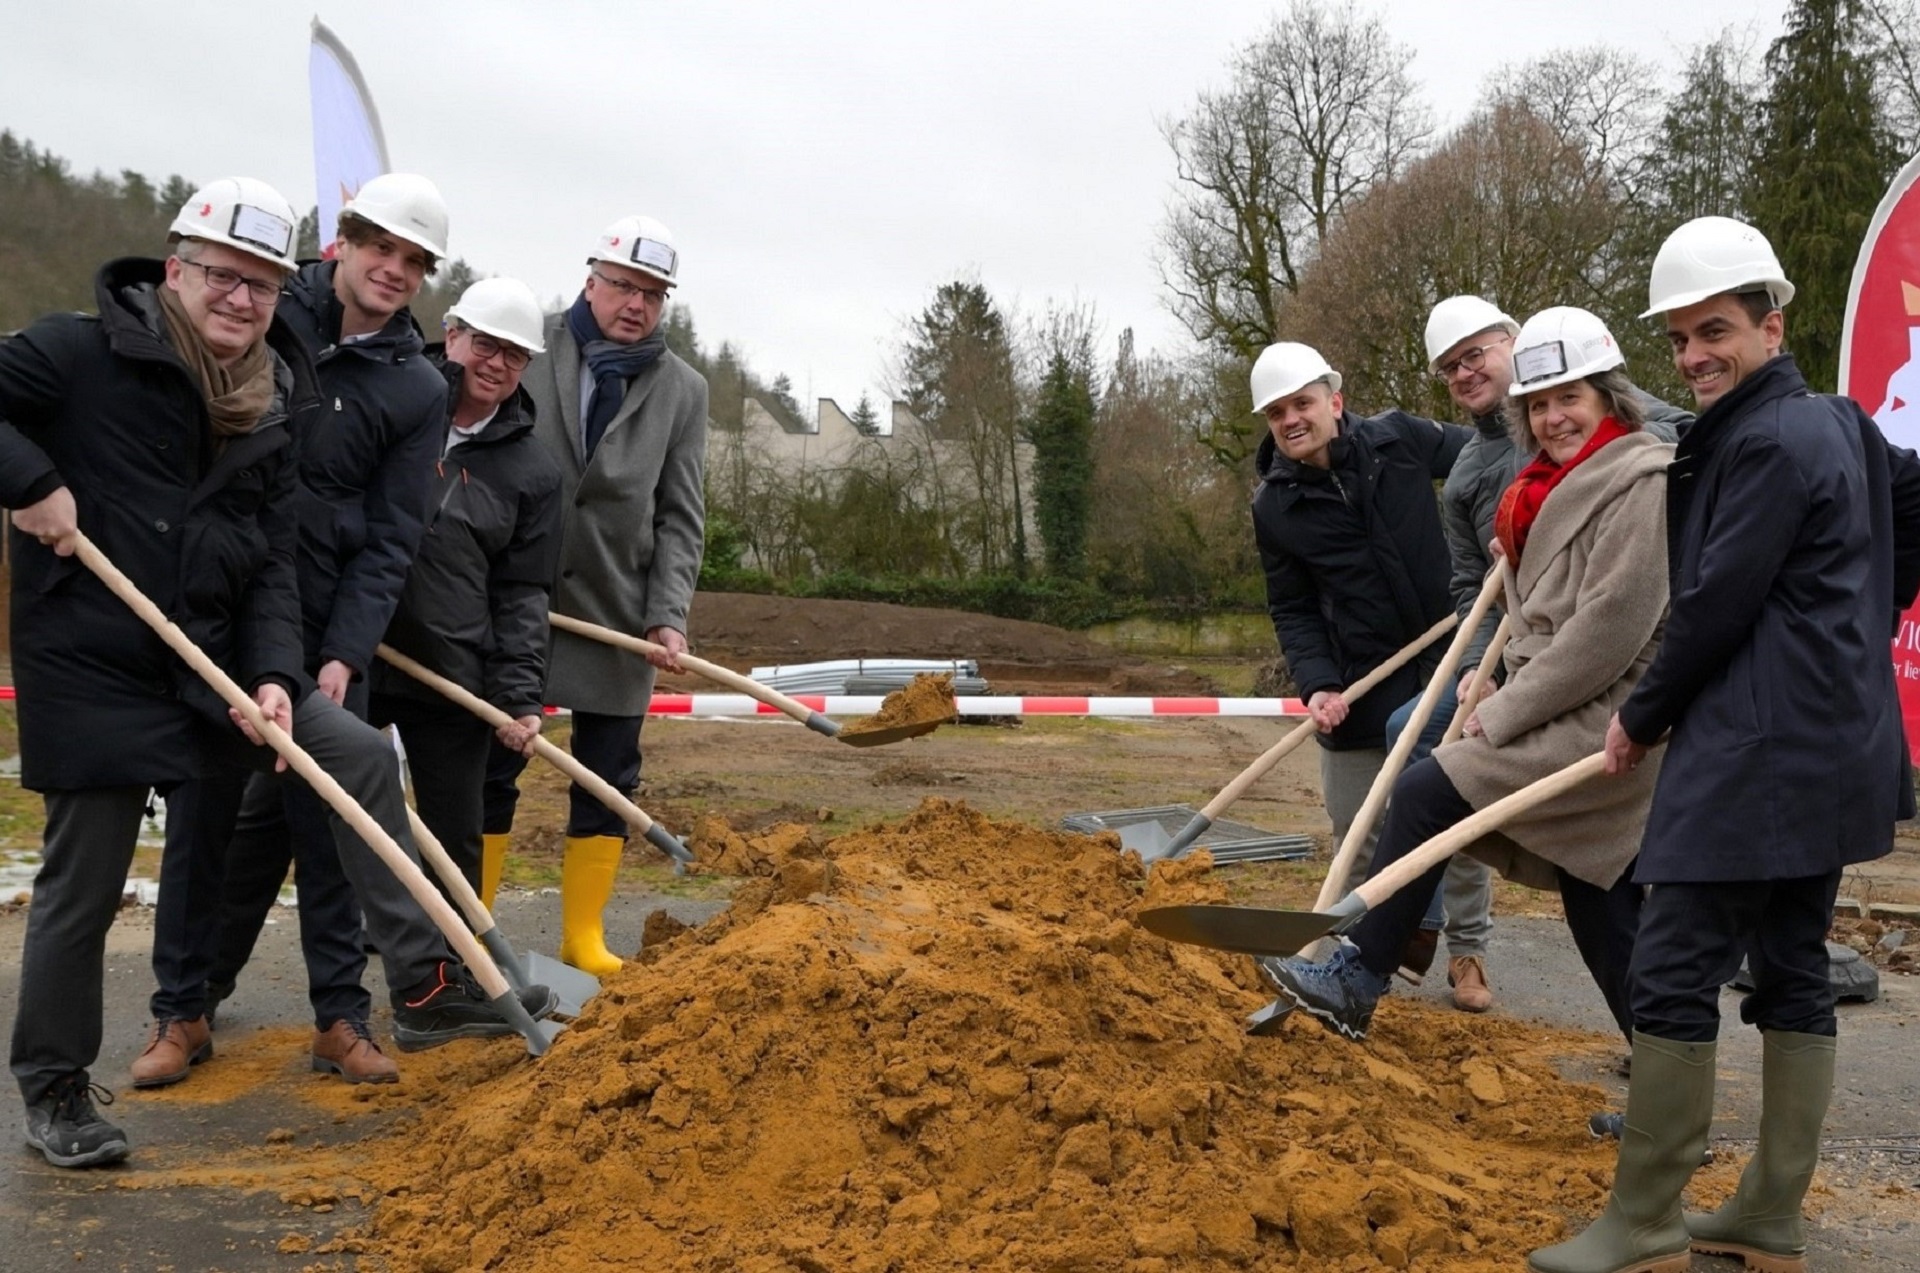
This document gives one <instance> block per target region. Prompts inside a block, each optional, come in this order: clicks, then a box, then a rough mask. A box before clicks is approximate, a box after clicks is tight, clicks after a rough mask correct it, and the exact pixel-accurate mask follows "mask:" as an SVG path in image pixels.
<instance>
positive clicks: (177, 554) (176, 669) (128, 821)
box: [0, 177, 552, 1167]
mask: <svg viewBox="0 0 1920 1273" xmlns="http://www.w3.org/2000/svg"><path fill="white" fill-rule="evenodd" d="M295 223H296V218H295V215H294V212H293V209H292V208H291V207H289V206H288V204H287V202H286V200H285V199H284V198H282V197H281V196H280V195H279V193H278V192H276V191H275V190H273V188H272V187H270V186H268V185H267V184H266V183H265V182H261V181H255V180H252V179H250V178H245V177H241V178H227V179H224V180H221V181H216V182H213V183H212V184H210V185H208V186H206V187H203V188H202V189H201V190H199V191H196V192H195V193H194V195H193V197H192V198H191V199H190V200H188V202H187V204H186V206H185V207H184V208H182V209H181V211H180V214H179V216H177V217H176V218H175V219H174V221H173V224H172V226H171V228H170V234H169V238H170V240H171V241H173V242H174V243H175V244H177V247H176V248H175V254H174V255H173V256H171V257H170V258H169V259H167V260H165V261H164V262H163V261H154V260H142V259H136V258H127V259H123V260H118V261H113V262H110V263H108V264H107V265H106V266H105V267H104V268H103V269H102V270H101V271H100V274H99V277H98V280H97V283H96V288H95V295H96V297H97V299H98V303H99V314H98V316H94V315H85V314H56V315H52V316H49V317H47V318H43V319H41V320H40V321H39V322H37V323H35V324H34V325H33V326H32V327H30V328H29V329H27V330H26V331H25V332H22V333H21V334H20V335H19V336H18V337H16V338H14V339H12V340H9V341H6V342H4V343H0V504H4V505H5V506H6V507H8V508H11V509H13V510H15V511H14V518H13V524H14V531H15V534H14V537H13V554H14V556H13V634H14V642H13V668H14V675H15V678H16V680H17V682H18V685H19V689H20V737H21V759H22V769H21V781H22V782H23V783H24V784H25V785H26V786H27V787H29V788H31V789H32V790H35V791H38V792H40V793H41V795H42V796H43V798H44V799H45V801H46V808H47V826H46V833H45V843H44V846H43V848H42V853H41V859H42V861H41V867H40V870H39V872H38V874H37V875H36V876H35V879H34V884H33V905H32V907H31V909H30V910H29V911H28V920H27V935H26V941H25V945H24V948H23V951H22V954H21V961H20V997H19V1002H18V1007H17V1011H16V1014H15V1019H14V1022H13V1046H12V1053H11V1058H10V1065H11V1069H12V1072H13V1076H14V1079H15V1081H17V1082H18V1083H19V1085H20V1092H21V1095H22V1097H23V1098H24V1099H25V1101H26V1105H27V1120H26V1135H27V1141H28V1143H29V1144H30V1145H32V1146H34V1147H35V1148H37V1149H39V1150H40V1151H41V1152H42V1153H43V1154H44V1155H45V1156H46V1158H47V1160H48V1161H49V1162H51V1163H53V1164H54V1165H55V1166H59V1167H89V1166H96V1165H99V1164H103V1163H109V1162H115V1161H118V1160H119V1159H121V1158H124V1157H126V1155H127V1152H128V1140H127V1136H126V1134H125V1133H124V1132H123V1131H122V1130H121V1129H120V1128H118V1127H116V1126H114V1125H113V1124H112V1123H109V1122H108V1121H107V1120H106V1119H104V1118H103V1117H101V1115H100V1112H99V1110H98V1109H97V1108H96V1107H95V1105H94V1099H95V1096H96V1095H99V1096H100V1099H101V1100H102V1101H103V1103H104V1102H108V1101H111V1100H112V1097H111V1095H109V1094H105V1093H104V1090H103V1089H101V1088H98V1087H96V1086H95V1085H94V1083H93V1079H92V1075H91V1073H90V1069H91V1067H92V1066H93V1064H94V1062H95V1061H96V1060H97V1059H98V1057H99V1052H100V1042H101V1002H102V977H103V965H104V959H105V952H106V945H107V934H108V930H109V928H111V926H112V924H113V919H114V915H115V913H116V912H117V911H118V910H119V907H120V895H121V889H122V885H123V883H124V882H125V880H126V876H127V867H128V865H129V863H130V862H131V861H132V859H133V851H134V842H135V840H136V838H137V836H138V834H139V830H140V822H141V818H142V815H143V812H144V810H145V809H146V807H147V803H148V793H149V791H150V790H151V789H155V788H157V789H159V790H160V791H162V792H163V793H168V792H177V790H178V789H179V788H180V787H181V786H182V785H183V784H188V783H191V782H193V781H195V780H197V779H201V778H203V777H204V776H205V775H207V774H209V773H210V772H215V771H224V770H226V769H233V770H235V771H236V772H242V773H244V772H245V771H246V770H249V769H255V770H258V769H269V768H271V767H272V766H273V764H274V755H273V753H272V752H271V751H268V750H267V749H266V748H264V747H261V746H258V745H257V744H258V743H259V742H260V740H259V739H258V738H257V737H256V736H254V735H253V733H252V730H251V728H250V727H247V726H244V725H240V724H239V720H238V718H237V717H235V716H234V715H233V714H232V713H231V712H230V711H229V710H228V708H227V707H226V705H225V704H224V703H223V702H222V701H221V700H220V699H219V698H217V697H216V696H215V695H214V694H213V692H212V691H211V690H210V689H209V688H208V687H207V686H206V685H205V684H203V683H202V682H201V681H200V679H199V678H198V677H197V676H195V675H194V674H193V673H192V672H191V671H189V670H188V668H187V667H186V665H185V664H184V663H182V662H181V661H180V660H179V659H178V658H177V657H175V656H174V655H173V653H172V652H171V651H169V650H168V649H167V647H166V646H165V645H163V644H162V643H161V641H160V639H159V638H158V637H157V636H156V635H155V634H154V633H153V632H152V631H151V630H150V629H149V628H148V627H147V626H146V624H145V623H143V622H142V621H141V620H140V619H139V618H138V617H137V616H136V615H135V614H134V612H133V611H132V610H131V609H129V608H128V607H127V606H126V605H125V604H124V603H122V602H121V601H120V600H119V599H117V598H116V597H115V596H114V595H113V594H112V593H111V592H110V591H108V589H107V587H106V585H105V584H103V583H102V582H101V581H99V580H98V579H96V578H95V577H94V576H93V575H92V573H91V572H89V571H88V570H87V569H86V568H85V567H84V566H83V565H81V564H80V562H79V561H78V560H77V559H76V558H75V557H74V556H73V555H72V554H73V552H74V548H75V543H74V533H75V531H76V530H84V531H85V533H86V534H87V535H88V537H89V538H91V539H92V540H93V541H94V543H95V544H96V545H98V546H99V548H100V549H101V551H102V552H103V553H104V554H105V555H106V556H107V557H108V559H109V560H111V561H113V562H114V563H115V564H116V565H117V566H118V567H119V568H120V569H121V570H123V571H124V572H125V573H126V574H127V575H128V576H129V577H130V578H131V579H132V580H133V582H134V583H135V585H136V586H138V587H139V588H140V589H141V591H143V592H144V593H146V594H147V595H148V596H149V597H150V598H151V599H152V600H153V601H154V603H155V604H156V605H158V606H159V607H160V608H161V609H163V610H164V611H166V613H167V614H168V615H169V616H170V617H171V618H172V619H173V620H174V621H175V622H177V623H178V624H179V625H180V627H181V628H182V629H183V630H184V631H185V632H186V634H187V635H188V637H189V638H191V639H192V640H193V641H194V642H195V644H197V645H198V646H199V647H200V648H201V649H202V650H203V651H205V652H206V654H207V655H208V656H209V657H210V658H211V659H212V660H213V661H214V662H215V663H216V664H218V665H219V666H220V667H221V668H222V669H223V670H225V671H226V672H227V673H228V675H230V676H232V677H233V678H234V679H235V680H236V681H237V682H239V683H240V684H241V685H242V686H243V687H244V688H245V689H246V690H248V691H249V692H250V693H251V694H252V696H253V699H254V701H255V702H256V703H257V704H258V705H259V706H260V708H261V710H262V712H263V713H264V714H265V715H266V716H267V717H268V718H269V719H272V720H275V721H276V722H278V723H279V725H280V726H281V727H282V728H284V729H288V730H289V731H290V732H291V733H292V735H293V737H294V739H295V740H296V741H297V742H298V743H299V744H300V745H301V746H302V747H304V748H305V749H306V750H307V751H308V752H309V753H310V754H311V755H312V756H313V758H314V759H315V760H317V761H318V762H319V763H320V765H321V766H322V767H323V768H324V769H326V770H327V771H328V772H329V773H331V774H333V775H334V776H335V777H336V778H337V779H338V780H339V782H340V783H341V785H342V786H343V787H345V788H346V789H347V791H348V792H349V793H350V794H352V795H353V797H354V798H355V799H356V800H357V801H359V803H360V804H361V805H362V807H364V808H365V809H366V810H367V811H368V812H369V813H370V814H372V815H373V817H374V818H375V820H377V821H378V822H379V823H380V824H381V825H382V826H383V827H385V828H386V829H387V831H388V832H389V833H390V834H391V835H392V836H393V838H394V839H395V841H396V842H397V843H398V844H399V845H400V846H401V848H402V849H403V850H407V851H408V852H409V853H411V851H412V839H411V837H410V836H409V835H408V833H407V825H406V812H405V804H404V802H403V797H402V792H401V790H400V783H399V778H398V774H397V772H396V770H395V767H394V764H393V753H392V750H391V749H390V748H389V747H388V746H387V745H386V743H385V741H384V740H383V739H382V738H381V737H380V736H379V735H378V734H377V733H375V732H374V731H373V730H372V729H370V728H368V727H367V726H366V725H365V724H364V723H362V722H361V721H358V720H355V719H353V717H351V716H350V715H348V714H347V713H346V712H345V711H343V710H342V709H341V708H340V707H339V706H337V705H336V704H334V703H333V702H332V701H331V700H330V699H328V698H327V697H325V696H324V695H322V694H319V693H315V692H312V691H313V684H312V681H311V679H310V678H309V677H308V675H307V673H306V670H305V667H304V664H305V658H304V655H303V652H302V649H301V641H300V609H299V597H298V594H297V592H296V583H295V568H294V553H295V546H294V540H295V537H296V534H297V528H296V526H295V524H294V513H293V509H292V507H291V505H292V502H293V500H292V496H293V491H294V486H295V482H296V475H295V465H296V454H295V435H296V434H298V433H300V432H302V431H303V430H305V429H306V428H307V427H308V425H309V424H310V423H311V422H312V419H313V417H314V415H315V414H316V413H317V412H318V411H319V409H320V407H321V403H320V400H319V389H318V386H317V385H316V383H315V380H314V374H313V368H312V364H311V362H310V361H309V359H308V357H307V354H306V351H305V350H304V349H303V348H302V346H301V344H300V341H299V339H298V337H297V336H296V335H295V334H294V333H293V331H292V330H291V329H290V328H289V325H288V324H287V323H286V322H285V321H284V319H283V318H276V316H275V313H274V299H275V298H276V297H277V296H278V295H279V292H280V287H281V283H282V281H283V280H284V279H285V278H286V277H287V275H288V273H289V272H290V271H291V270H292V269H293V234H294V227H295ZM236 726H238V727H236ZM250 743H251V744H254V745H249V744H250ZM236 785H237V784H236ZM170 803H172V802H170ZM201 808H202V809H203V810H204V809H205V808H206V805H205V803H204V802H203V803H202V806H201ZM168 813H169V818H168V821H169V825H170V826H171V825H173V824H174V823H176V822H177V821H179V820H180V819H182V818H183V817H185V816H186V811H185V810H183V809H181V808H180V807H178V805H177V804H175V805H174V807H171V808H169V810H168ZM332 830H333V833H334V836H335V838H334V840H333V841H332V843H331V846H330V847H331V848H332V849H333V851H334V852H335V854H336V856H337V858H338V860H339V861H341V862H343V863H344V864H345V868H346V870H347V871H348V872H350V873H351V876H352V878H353V881H354V887H355V888H356V889H360V890H363V894H362V896H363V897H364V898H365V901H366V908H367V922H368V924H369V926H370V927H371V928H372V930H373V931H374V933H375V934H376V935H377V936H378V937H379V939H380V942H381V949H382V951H383V955H384V959H385V963H386V970H387V979H388V983H389V984H390V985H391V986H393V987H396V988H401V987H406V986H409V985H414V984H416V983H419V982H422V981H425V982H430V983H431V984H432V985H433V986H435V987H436V988H441V987H444V988H443V989H441V991H440V993H439V994H437V995H432V996H428V997H427V998H425V999H422V1000H421V1002H420V1003H419V1004H418V1005H417V1006H415V1005H409V1004H406V1003H398V1002H397V1003H396V1005H395V1013H394V1018H395V1029H396V1032H399V1031H401V1030H403V1029H415V1028H420V1029H423V1030H425V1031H426V1032H428V1033H429V1034H432V1033H438V1032H440V1031H442V1030H447V1031H448V1032H447V1033H446V1034H445V1037H447V1038H452V1037H456V1035H457V1034H458V1033H462V1032H466V1031H462V1030H458V1029H452V1027H455V1026H473V1027H479V1029H478V1030H476V1031H474V1032H486V1028H487V1027H488V1026H497V1027H498V1029H500V1030H505V1029H507V1028H508V1027H507V1025H506V1022H505V1021H504V1020H502V1019H500V1017H499V1015H498V1013H497V1011H496V1010H495V1009H493V1008H492V1006H491V1005H489V1004H488V1003H487V1002H486V1001H485V999H484V997H483V995H482V993H481V992H480V991H479V988H478V987H477V986H474V985H473V984H472V981H471V978H469V977H468V976H466V974H465V971H464V970H463V969H461V968H459V967H458V965H455V964H452V963H451V956H450V955H449V953H448V952H447V949H446V943H445V942H444V941H443V940H441V937H440V934H439V933H438V932H437V931H435V930H434V928H433V925H432V924H431V922H430V921H429V920H428V919H427V917H426V915H425V914H424V913H422V911H421V910H420V907H419V906H418V905H417V904H415V903H414V902H413V901H412V899H411V898H410V897H409V896H408V895H407V894H406V893H405V891H404V890H403V889H401V887H400V886H399V884H398V881H397V880H395V878H394V876H393V873H392V872H391V871H390V870H388V869H387V867H386V866H385V865H384V864H383V863H381V862H380V861H379V860H378V858H377V857H375V855H374V853H373V851H372V850H371V849H370V848H368V846H367V845H366V844H365V843H363V842H362V841H361V840H360V839H359V838H358V837H357V836H355V835H354V834H353V833H352V832H351V831H350V830H348V829H347V828H346V826H345V824H344V823H341V822H340V821H339V820H338V819H337V818H336V819H334V820H333V822H332ZM169 857H171V849H170V850H169ZM203 883H204V881H203V880H197V879H192V878H189V879H188V881H187V883H186V884H185V885H183V886H182V887H189V888H190V887H193V886H195V885H197V884H203ZM215 883H217V880H216V881H215ZM166 887H167V888H173V887H174V885H173V884H172V883H169V884H168V885H167V886H166ZM161 897H162V901H163V903H164V902H165V901H166V890H165V889H163V890H162V894H161ZM204 920H205V917H204V914H203V915H202V923H203V926H204ZM456 999H457V1000H459V1002H458V1003H457V1004H456V1003H454V1002H453V1001H454V1000H456ZM522 1005H523V1006H524V1007H526V1009H527V1010H528V1011H529V1012H531V1013H534V1014H535V1015H539V1014H541V1013H544V1012H546V1011H550V1010H551V1008H552V997H551V995H550V994H549V993H548V992H547V991H545V990H540V991H539V992H538V994H537V995H531V994H529V995H526V996H524V997H523V998H522ZM196 1016H198V1017H199V1019H198V1020H197V1021H196V1022H192V1024H193V1025H194V1026H195V1027H196V1028H195V1029H194V1030H193V1031H192V1032H191V1033H189V1032H188V1030H187V1026H188V1024H189V1022H186V1021H179V1020H174V1021H170V1022H169V1023H168V1026H167V1028H166V1030H165V1034H166V1035H167V1037H169V1038H172V1039H174V1040H175V1042H176V1044H183V1045H184V1046H185V1048H186V1053H187V1056H188V1063H191V1061H192V1060H197V1059H204V1058H205V1057H206V1056H207V1055H210V1054H211V1050H212V1045H211V1042H210V1040H209V1039H208V1036H207V1023H206V1021H205V1018H204V1014H203V1013H196Z"/></svg>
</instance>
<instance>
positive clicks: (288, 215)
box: [167, 177, 300, 270]
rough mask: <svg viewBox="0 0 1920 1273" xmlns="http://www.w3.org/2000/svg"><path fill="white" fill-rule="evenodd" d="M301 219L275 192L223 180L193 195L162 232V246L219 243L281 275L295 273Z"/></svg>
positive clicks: (247, 181) (248, 180) (254, 183)
mask: <svg viewBox="0 0 1920 1273" xmlns="http://www.w3.org/2000/svg"><path fill="white" fill-rule="evenodd" d="M299 225H300V218H299V217H297V216H295V215H294V212H293V205H292V204H290V203H288V202H287V201H286V199H285V198H284V197H283V196H282V195H281V193H280V192H279V191H278V190H275V189H274V188H273V187H272V186H270V185H268V184H267V183H266V182H264V181H258V180H255V179H254V178H252V177H222V178H221V179H220V180H218V181H212V182H208V183H207V184H206V185H204V186H202V187H200V188H199V189H198V190H196V191H194V192H193V198H191V199H189V200H187V202H186V206H184V207H182V208H181V209H180V215H179V216H176V217H175V218H174V219H173V224H172V225H170V226H168V227H167V242H169V243H173V242H176V241H178V240H180V239H205V240H206V241H207V242H209V243H224V244H226V245H227V246H228V247H230V248H238V249H239V250H240V251H242V252H245V253H247V254H248V255H249V256H257V257H259V258H260V259H261V260H263V261H270V262H272V263H273V264H275V265H277V266H279V267H280V268H281V269H283V270H291V269H293V267H294V259H293V249H294V234H295V232H296V231H297V230H298V229H299Z"/></svg>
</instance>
